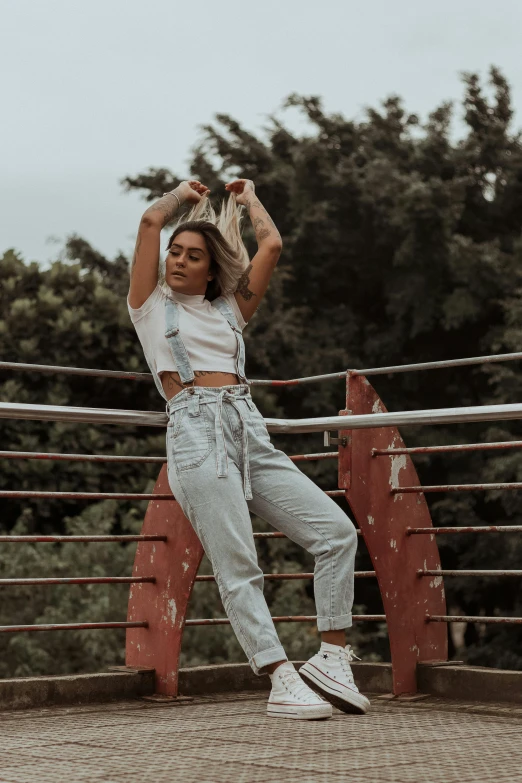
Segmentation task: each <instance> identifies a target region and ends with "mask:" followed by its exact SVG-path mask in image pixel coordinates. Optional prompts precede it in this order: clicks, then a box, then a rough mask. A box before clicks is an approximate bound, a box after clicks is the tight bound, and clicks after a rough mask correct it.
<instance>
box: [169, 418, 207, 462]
mask: <svg viewBox="0 0 522 783" xmlns="http://www.w3.org/2000/svg"><path fill="white" fill-rule="evenodd" d="M205 409H206V406H205V405H202V406H201V408H200V410H199V413H198V414H197V415H196V416H191V415H190V414H189V412H188V408H179V409H178V410H177V411H175V414H174V417H171V420H170V421H169V425H168V427H167V444H168V446H167V447H168V453H169V457H171V458H172V460H173V461H174V462H175V464H176V467H177V469H178V470H188V469H189V468H197V467H198V466H199V465H201V464H202V463H203V462H204V461H205V459H206V458H207V457H208V455H209V454H210V452H211V450H212V441H211V439H210V427H209V423H208V420H207V416H206V411H205Z"/></svg>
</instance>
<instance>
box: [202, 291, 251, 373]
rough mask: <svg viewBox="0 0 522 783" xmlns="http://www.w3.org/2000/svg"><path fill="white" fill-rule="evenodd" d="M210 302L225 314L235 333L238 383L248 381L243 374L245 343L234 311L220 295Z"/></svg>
mask: <svg viewBox="0 0 522 783" xmlns="http://www.w3.org/2000/svg"><path fill="white" fill-rule="evenodd" d="M210 304H211V305H212V307H215V308H216V310H219V312H220V313H221V314H222V315H224V316H225V318H226V319H227V321H228V323H229V325H230V327H231V329H232V330H233V332H234V334H235V335H236V342H237V352H236V374H237V377H238V378H239V383H248V380H247V377H246V375H245V343H244V341H243V334H242V332H241V329H240V328H239V324H238V322H237V318H236V316H235V315H234V311H233V310H232V308H231V307H230V305H229V304H228V302H227V301H226V299H225V298H224V297H222V296H218V298H217V299H214V300H213V301H212V302H211V303H210Z"/></svg>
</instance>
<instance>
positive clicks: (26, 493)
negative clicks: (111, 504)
mask: <svg viewBox="0 0 522 783" xmlns="http://www.w3.org/2000/svg"><path fill="white" fill-rule="evenodd" d="M344 494H345V492H344V489H332V490H328V491H325V495H329V496H330V497H337V496H344ZM0 498H32V499H34V500H36V499H41V498H54V499H55V500H175V498H174V495H172V494H168V493H167V494H160V493H158V494H157V495H154V494H150V493H143V492H140V493H138V492H134V493H133V492H47V491H46V492H40V491H38V490H31V489H24V490H16V489H2V490H0Z"/></svg>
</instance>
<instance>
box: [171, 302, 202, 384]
mask: <svg viewBox="0 0 522 783" xmlns="http://www.w3.org/2000/svg"><path fill="white" fill-rule="evenodd" d="M165 337H166V338H167V342H168V344H169V348H170V352H171V353H172V356H173V357H174V361H175V362H176V368H177V371H178V373H179V378H180V381H181V383H182V384H183V385H185V384H187V383H192V384H194V378H195V376H194V371H193V369H192V366H191V364H190V359H189V357H188V353H187V349H186V348H185V345H184V343H183V340H182V339H181V335H180V333H179V309H178V304H177V302H175V301H174V300H173V299H170V297H167V299H166V300H165Z"/></svg>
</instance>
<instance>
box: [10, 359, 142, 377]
mask: <svg viewBox="0 0 522 783" xmlns="http://www.w3.org/2000/svg"><path fill="white" fill-rule="evenodd" d="M1 370H22V371H28V372H49V373H60V374H62V375H87V376H89V377H93V378H115V379H116V378H119V379H121V380H125V381H152V375H151V374H150V372H123V371H120V370H91V369H90V368H88V367H61V366H58V365H52V364H24V363H23V362H0V371H1Z"/></svg>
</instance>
